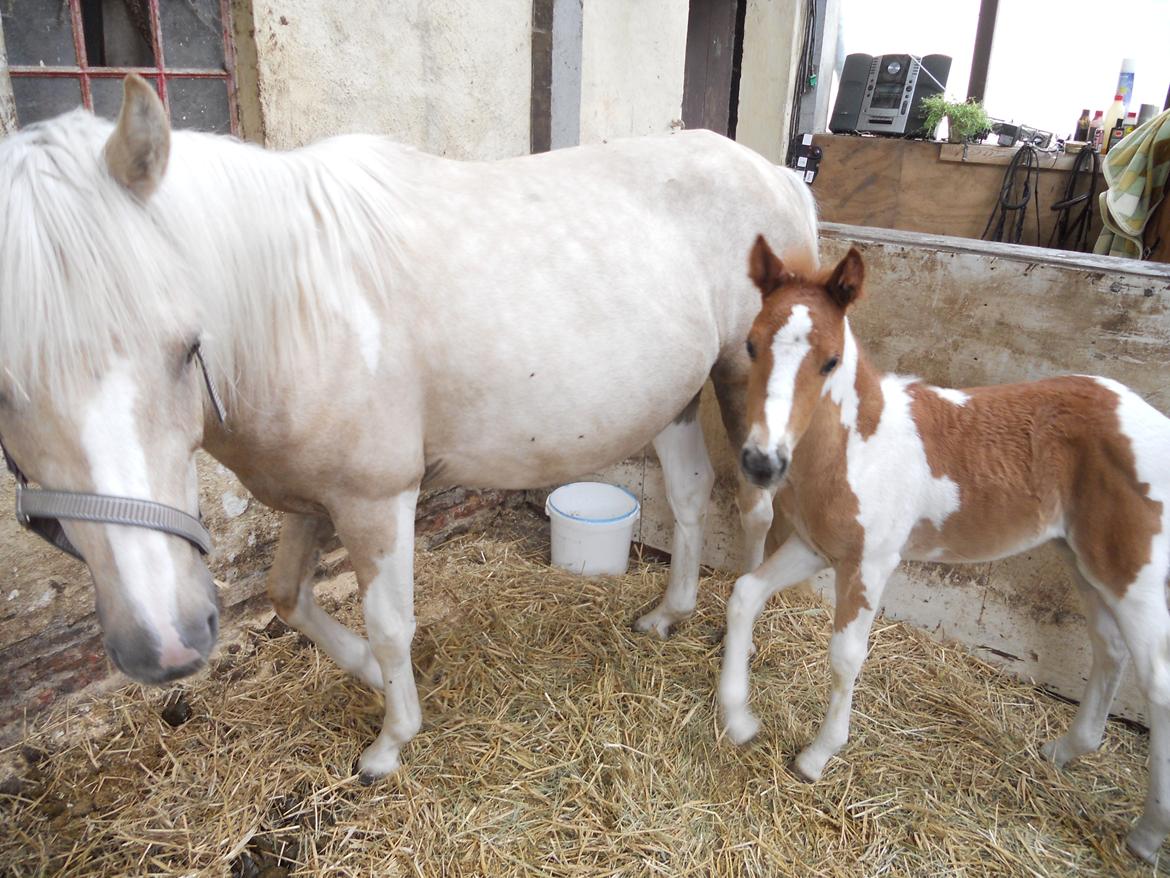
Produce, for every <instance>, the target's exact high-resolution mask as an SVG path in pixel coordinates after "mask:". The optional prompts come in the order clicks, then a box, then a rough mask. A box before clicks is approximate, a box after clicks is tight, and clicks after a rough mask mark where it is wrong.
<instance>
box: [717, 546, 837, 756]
mask: <svg viewBox="0 0 1170 878" xmlns="http://www.w3.org/2000/svg"><path fill="white" fill-rule="evenodd" d="M825 567H826V562H825V559H824V558H822V557H821V556H820V555H818V554H817V553H816V552H815V551H814V550H813V549H812V548H811V547H810V546H809V545H808V544H807V543H806V542H804V540H802V539H801V538H800V537H798V536H795V535H793V536H791V537H789V538H788V540H787V541H786V542H785V543H784V545H782V546H781V547H780V548H779V549H777V550H776V552H775V553H774V554H773V555H772V556H771V557H770V558H768V560H766V561H765V562H764V563H763V564H761V565H760V567H759V568H758V569H757V570H755V571H754V572H752V573H745V574H744V575H743V576H741V577H740V578H739V579H738V580H736V583H735V590H734V591H733V592H732V593H731V597H730V598H729V599H728V601H727V633H726V634H725V635H724V637H723V668H722V671H721V673H720V676H719V709H720V712H721V713H722V714H723V728H724V729H725V730H726V731H727V737H729V738H730V739H731V740H732V742H734V743H736V744H744V743H746V742H747V741H750V740H751V739H752V738H754V737H755V736H756V732H758V731H759V729H760V721H759V720H758V719H756V717H755V715H754V714H753V713H752V711H751V708H749V707H748V692H749V687H748V662H749V661H750V660H751V655H752V627H753V626H754V625H755V622H756V618H757V617H758V616H759V615H760V612H761V611H762V610H763V609H764V604H765V603H767V601H768V598H770V597H771V596H772V595H774V594H775V593H776V592H778V591H781V590H783V589H785V588H789V587H791V586H793V585H796V584H798V583H801V582H804V581H805V580H806V579H808V578H809V577H810V576H812V575H813V574H815V573H818V572H820V571H821V570H823V569H824V568H825Z"/></svg>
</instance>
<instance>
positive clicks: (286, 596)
mask: <svg viewBox="0 0 1170 878" xmlns="http://www.w3.org/2000/svg"><path fill="white" fill-rule="evenodd" d="M331 525H332V523H331V522H330V520H329V519H328V518H322V517H317V516H313V515H298V514H295V513H286V514H285V516H284V521H283V522H282V524H281V527H280V542H279V543H278V544H277V547H276V557H275V558H274V559H273V562H272V568H271V569H270V570H269V571H268V597H269V599H270V600H271V601H272V606H273V608H274V609H275V610H276V614H277V615H278V616H280V618H282V619H283V620H284V621H285V622H286V623H288V624H289V625H290V626H292V627H293V628H295V629H296V630H297V631H300V632H301V633H302V634H304V635H305V636H306V637H308V638H309V639H310V640H312V641H313V642H314V643H315V644H317V646H318V647H319V648H320V649H321V651H322V652H324V653H325V654H326V655H328V656H329V657H330V658H332V659H333V660H334V661H335V662H337V664H338V665H339V666H340V667H341V669H342V670H344V671H346V672H347V673H350V674H353V675H354V676H355V677H357V678H358V679H359V680H361V681H362V682H363V683H365V684H366V685H367V686H369V687H370V688H372V689H378V690H381V688H382V671H381V670H380V669H379V668H378V663H377V662H376V661H375V660H374V654H373V653H372V652H371V651H370V644H369V643H368V642H366V639H365V638H364V637H359V636H358V635H357V634H354V633H353V632H352V631H350V630H349V629H348V628H346V627H345V626H344V625H342V624H341V623H340V622H338V621H337V620H336V619H334V618H333V617H332V616H330V615H329V614H328V613H326V612H325V611H324V610H322V609H321V607H320V605H319V604H318V603H317V602H316V601H315V600H314V599H313V569H314V568H315V567H316V564H317V556H318V554H319V553H320V547H321V544H322V543H323V542H324V541H325V540H327V539H328V538H329V534H330V527H331Z"/></svg>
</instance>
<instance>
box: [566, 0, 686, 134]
mask: <svg viewBox="0 0 1170 878" xmlns="http://www.w3.org/2000/svg"><path fill="white" fill-rule="evenodd" d="M687 9H688V5H687V2H686V0H654V2H651V0H589V2H587V3H585V4H584V6H583V13H584V17H583V20H582V30H581V128H580V136H581V143H596V142H598V141H602V140H608V139H610V138H614V137H631V136H635V135H639V134H655V133H658V132H663V131H669V130H670V129H671V128H672V127H678V126H679V125H680V124H681V122H680V120H681V118H682V94H683V60H684V58H685V57H686V46H687ZM555 26H556V25H555V22H554V28H555ZM554 100H555V98H554Z"/></svg>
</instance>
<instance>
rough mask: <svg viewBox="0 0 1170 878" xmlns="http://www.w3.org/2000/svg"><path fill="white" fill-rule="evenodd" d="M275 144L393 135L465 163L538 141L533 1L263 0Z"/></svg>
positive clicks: (262, 79)
mask: <svg viewBox="0 0 1170 878" xmlns="http://www.w3.org/2000/svg"><path fill="white" fill-rule="evenodd" d="M252 6H253V14H254V22H255V33H256V52H257V59H256V64H257V74H258V75H257V80H258V85H259V91H260V105H261V111H262V114H263V118H264V130H265V136H266V140H267V143H268V144H269V145H270V146H274V147H276V148H279V149H286V148H289V147H293V146H299V145H301V144H304V143H307V142H309V141H312V140H316V139H318V138H321V137H324V136H327V135H331V134H340V133H342V132H347V131H364V132H369V133H376V134H387V135H389V136H391V137H394V138H396V139H399V140H402V141H403V142H405V143H409V144H412V145H414V146H417V147H419V148H421V149H424V150H426V151H427V152H432V153H436V154H438V155H449V156H452V157H455V158H476V159H490V158H503V157H506V156H515V155H523V154H525V153H527V152H528V147H529V116H528V103H529V97H530V71H531V35H532V0H493V2H491V3H465V2H462V0H413V2H411V0H401V2H394V3H384V2H379V0H359V2H352V3H334V2H332V0H253V3H252Z"/></svg>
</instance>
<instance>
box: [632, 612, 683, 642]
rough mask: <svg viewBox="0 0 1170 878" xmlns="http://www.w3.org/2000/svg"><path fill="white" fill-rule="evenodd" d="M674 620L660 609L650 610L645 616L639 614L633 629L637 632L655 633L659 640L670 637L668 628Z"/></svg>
mask: <svg viewBox="0 0 1170 878" xmlns="http://www.w3.org/2000/svg"><path fill="white" fill-rule="evenodd" d="M673 625H674V620H672V619H670V618H669V617H668V616H667V615H666V614H665V613H663V612H662V611H660V610H651V611H650V612H649V613H647V614H646V615H645V616H640V617H639V618H638V619H637V620H636V621H635V622H634V630H635V631H637V632H638V633H639V634H657V635H658V637H659V639H660V640H666V639H668V638H669V637H670V629H671V628H672V627H673Z"/></svg>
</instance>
